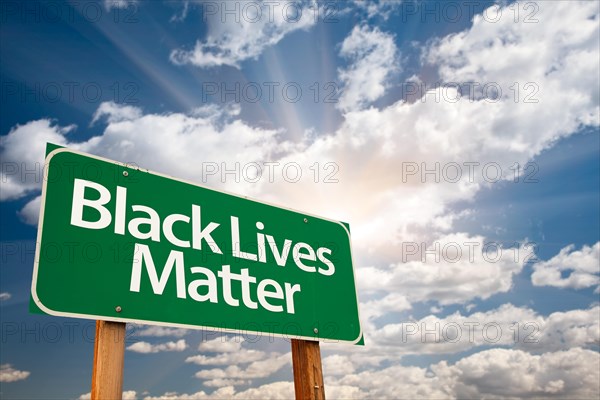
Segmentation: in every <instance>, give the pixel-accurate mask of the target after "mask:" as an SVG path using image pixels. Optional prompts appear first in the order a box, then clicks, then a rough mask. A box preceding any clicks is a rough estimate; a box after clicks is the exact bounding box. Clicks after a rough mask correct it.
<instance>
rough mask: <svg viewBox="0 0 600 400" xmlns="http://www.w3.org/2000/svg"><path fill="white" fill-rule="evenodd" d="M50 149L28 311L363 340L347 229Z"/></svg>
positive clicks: (286, 335)
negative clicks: (30, 302)
mask: <svg viewBox="0 0 600 400" xmlns="http://www.w3.org/2000/svg"><path fill="white" fill-rule="evenodd" d="M48 152H49V153H48V155H47V157H46V175H47V177H46V179H45V180H44V186H43V190H42V205H41V211H40V220H39V228H38V246H37V249H36V255H35V265H34V272H33V283H32V288H31V292H32V305H31V308H32V311H42V312H45V313H47V314H51V315H57V316H65V317H77V318H90V319H101V320H111V321H122V322H137V323H151V324H158V325H169V326H179V327H185V328H209V329H217V330H223V331H232V332H241V333H246V332H248V333H260V334H268V335H273V336H284V337H293V338H302V339H309V340H316V339H319V340H330V341H339V342H346V343H359V344H360V343H361V342H362V341H361V337H362V330H361V325H360V321H359V317H358V301H357V296H356V289H355V281H354V271H353V266H352V254H351V249H350V234H349V230H348V226H347V225H345V224H343V223H340V222H337V221H331V220H327V219H324V218H320V217H316V216H313V215H309V214H306V213H302V212H298V211H293V210H289V209H285V208H281V207H277V206H273V205H270V204H265V203H262V202H258V201H255V200H251V199H247V198H244V197H240V196H235V195H232V194H228V193H223V192H219V191H216V190H211V189H207V188H205V187H202V186H198V185H196V184H193V183H190V182H185V181H183V180H179V179H174V178H171V177H167V176H164V175H161V174H157V173H153V172H149V171H146V170H141V169H138V168H131V167H130V166H128V165H125V164H122V163H118V162H115V161H111V160H107V159H103V158H99V157H95V156H91V155H88V154H83V153H80V152H77V151H74V150H70V149H66V148H56V147H50V146H49V150H48Z"/></svg>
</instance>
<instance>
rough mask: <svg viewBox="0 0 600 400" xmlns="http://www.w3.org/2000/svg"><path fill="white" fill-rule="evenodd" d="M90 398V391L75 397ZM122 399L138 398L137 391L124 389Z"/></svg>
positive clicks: (88, 399) (131, 399)
mask: <svg viewBox="0 0 600 400" xmlns="http://www.w3.org/2000/svg"><path fill="white" fill-rule="evenodd" d="M91 398H92V394H91V393H85V394H82V395H81V396H79V397H78V398H77V400H90V399H91ZM121 398H122V400H136V399H138V398H139V397H138V395H137V392H136V391H135V390H126V391H124V392H123V395H122V397H121Z"/></svg>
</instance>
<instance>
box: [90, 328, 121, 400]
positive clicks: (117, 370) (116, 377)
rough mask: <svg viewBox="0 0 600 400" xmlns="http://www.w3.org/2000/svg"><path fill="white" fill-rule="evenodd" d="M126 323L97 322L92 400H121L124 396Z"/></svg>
mask: <svg viewBox="0 0 600 400" xmlns="http://www.w3.org/2000/svg"><path fill="white" fill-rule="evenodd" d="M124 358H125V323H124V322H110V321H96V340H95V343H94V369H93V371H92V400H115V399H116V400H120V399H121V397H122V396H123V362H124Z"/></svg>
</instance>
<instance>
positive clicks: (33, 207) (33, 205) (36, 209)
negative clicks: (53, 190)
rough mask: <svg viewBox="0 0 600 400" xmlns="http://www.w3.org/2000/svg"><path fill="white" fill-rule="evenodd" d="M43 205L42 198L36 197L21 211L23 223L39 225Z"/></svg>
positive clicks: (20, 215)
mask: <svg viewBox="0 0 600 400" xmlns="http://www.w3.org/2000/svg"><path fill="white" fill-rule="evenodd" d="M41 205H42V196H36V197H34V198H33V199H32V200H30V201H29V202H27V204H25V207H23V208H22V209H21V211H19V217H20V218H21V220H22V221H23V222H25V223H26V224H29V225H37V223H38V221H39V219H40V207H41Z"/></svg>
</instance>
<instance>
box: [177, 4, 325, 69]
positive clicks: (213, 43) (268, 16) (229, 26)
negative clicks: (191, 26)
mask: <svg viewBox="0 0 600 400" xmlns="http://www.w3.org/2000/svg"><path fill="white" fill-rule="evenodd" d="M212 4H213V6H215V8H216V12H214V13H213V12H212V11H211V12H210V13H207V15H210V17H209V18H207V23H208V35H207V37H206V39H205V40H202V41H200V40H198V41H197V42H196V45H195V46H194V48H193V49H191V50H183V49H177V50H174V51H173V52H172V53H171V57H170V58H171V61H172V62H173V63H175V64H180V65H181V64H191V65H195V66H198V67H215V66H221V65H230V66H233V67H237V68H239V67H240V62H242V61H244V60H247V59H256V58H258V56H260V55H261V54H262V52H263V51H264V50H265V49H266V48H268V47H271V46H274V45H276V44H277V43H279V41H281V40H282V39H283V38H284V37H285V36H286V35H287V34H289V33H291V32H293V31H296V30H303V29H304V30H306V29H309V28H310V27H311V26H313V25H314V23H315V18H314V14H313V13H314V11H311V7H312V10H314V9H315V7H317V6H316V3H315V2H314V1H312V0H311V1H308V0H302V1H281V2H263V1H256V2H235V3H228V2H226V1H222V2H213V3H212ZM225 9H230V10H233V9H235V10H237V11H235V16H233V15H229V16H228V17H226V16H225V14H223V13H222V12H223V10H225ZM236 18H237V19H238V21H236Z"/></svg>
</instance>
